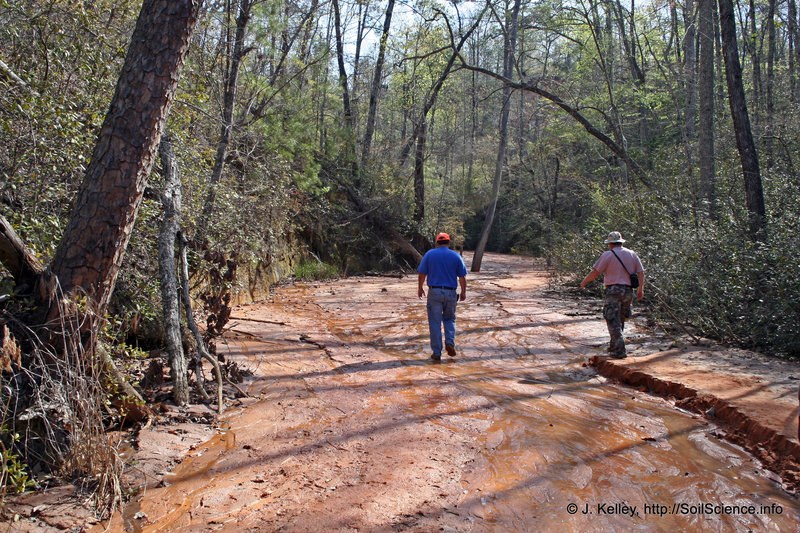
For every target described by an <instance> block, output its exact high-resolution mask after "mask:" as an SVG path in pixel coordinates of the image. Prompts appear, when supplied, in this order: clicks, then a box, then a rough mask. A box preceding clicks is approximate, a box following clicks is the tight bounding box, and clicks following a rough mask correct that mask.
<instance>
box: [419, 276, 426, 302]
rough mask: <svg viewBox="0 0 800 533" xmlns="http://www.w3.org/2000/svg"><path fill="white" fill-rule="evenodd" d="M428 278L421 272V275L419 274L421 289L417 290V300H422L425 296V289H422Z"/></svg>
mask: <svg viewBox="0 0 800 533" xmlns="http://www.w3.org/2000/svg"><path fill="white" fill-rule="evenodd" d="M426 277H427V276H426V275H425V274H423V273H422V272H420V274H419V287H418V290H417V298H422V297H423V296H425V289H423V288H422V285H423V284H424V283H425V278H426Z"/></svg>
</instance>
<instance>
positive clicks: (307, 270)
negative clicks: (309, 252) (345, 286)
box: [294, 260, 339, 281]
mask: <svg viewBox="0 0 800 533" xmlns="http://www.w3.org/2000/svg"><path fill="white" fill-rule="evenodd" d="M294 276H295V278H297V279H299V280H301V281H311V280H323V279H331V278H337V277H339V270H338V269H337V268H336V267H335V266H333V265H329V264H327V263H324V262H322V261H317V260H306V261H303V262H301V263H300V264H299V265H297V267H296V268H295V270H294Z"/></svg>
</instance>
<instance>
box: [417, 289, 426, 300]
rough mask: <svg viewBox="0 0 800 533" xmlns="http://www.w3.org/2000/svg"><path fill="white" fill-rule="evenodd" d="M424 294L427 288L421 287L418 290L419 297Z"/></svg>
mask: <svg viewBox="0 0 800 533" xmlns="http://www.w3.org/2000/svg"><path fill="white" fill-rule="evenodd" d="M423 296H425V289H423V288H422V287H420V288H419V290H418V291H417V298H422V297H423Z"/></svg>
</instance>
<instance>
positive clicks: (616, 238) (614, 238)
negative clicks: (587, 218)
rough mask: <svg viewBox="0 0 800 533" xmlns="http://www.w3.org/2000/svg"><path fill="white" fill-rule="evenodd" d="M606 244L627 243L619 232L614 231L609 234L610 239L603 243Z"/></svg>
mask: <svg viewBox="0 0 800 533" xmlns="http://www.w3.org/2000/svg"><path fill="white" fill-rule="evenodd" d="M603 242H604V243H605V244H621V243H623V242H625V239H623V238H622V235H621V234H620V232H618V231H612V232H611V233H609V234H608V238H607V239H606V240H604V241H603Z"/></svg>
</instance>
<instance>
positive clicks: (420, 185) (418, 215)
mask: <svg viewBox="0 0 800 533" xmlns="http://www.w3.org/2000/svg"><path fill="white" fill-rule="evenodd" d="M427 138H428V125H427V117H425V116H423V117H422V125H421V127H420V130H419V135H417V149H416V150H415V152H414V222H422V221H423V220H425V142H426V140H427Z"/></svg>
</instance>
